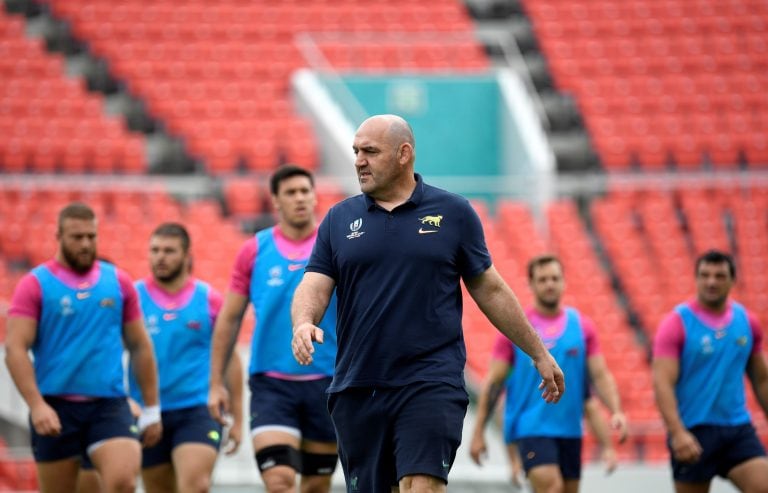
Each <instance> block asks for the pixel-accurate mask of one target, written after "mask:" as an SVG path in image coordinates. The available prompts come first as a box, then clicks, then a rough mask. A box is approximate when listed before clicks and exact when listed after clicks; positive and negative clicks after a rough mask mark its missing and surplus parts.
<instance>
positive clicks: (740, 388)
mask: <svg viewBox="0 0 768 493" xmlns="http://www.w3.org/2000/svg"><path fill="white" fill-rule="evenodd" d="M731 306H732V309H733V319H732V320H731V323H730V324H729V325H728V326H726V327H722V328H720V329H719V330H715V328H713V327H709V326H707V325H705V324H704V322H702V321H701V320H700V319H699V318H698V317H697V316H696V314H695V313H694V312H693V310H691V308H690V307H689V306H688V305H687V304H681V305H678V306H677V307H675V311H676V312H677V313H678V314H679V315H680V318H681V319H682V321H683V327H684V329H685V344H684V345H683V353H682V355H681V356H680V375H679V376H678V379H677V385H676V386H675V395H676V396H677V402H678V408H679V412H680V418H681V419H682V421H683V424H685V426H686V428H690V427H691V426H695V425H700V424H709V425H738V424H744V423H747V422H749V413H748V412H747V407H746V401H745V396H744V370H745V369H746V366H747V360H748V359H749V355H750V354H751V353H752V342H753V341H752V330H751V329H750V326H749V319H748V317H747V312H746V310H745V309H744V307H743V306H742V305H740V304H738V303H732V304H731Z"/></svg>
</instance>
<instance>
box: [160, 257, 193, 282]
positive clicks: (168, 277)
mask: <svg viewBox="0 0 768 493" xmlns="http://www.w3.org/2000/svg"><path fill="white" fill-rule="evenodd" d="M185 268H186V266H185V265H184V263H183V262H182V263H180V264H179V265H178V267H176V268H175V269H173V270H171V271H169V272H168V273H167V274H158V273H157V271H156V269H154V268H153V269H152V274H153V275H154V276H155V279H157V280H158V281H160V282H166V283H168V282H173V281H175V280H176V279H178V278H179V276H181V274H182V273H183V272H184V269H185Z"/></svg>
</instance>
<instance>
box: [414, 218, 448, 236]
mask: <svg viewBox="0 0 768 493" xmlns="http://www.w3.org/2000/svg"><path fill="white" fill-rule="evenodd" d="M418 220H419V222H421V224H423V225H425V226H428V227H427V228H419V234H420V235H426V234H429V233H437V232H438V231H440V221H442V220H443V216H442V214H438V215H435V216H424V217H420V218H418ZM434 228H438V229H434Z"/></svg>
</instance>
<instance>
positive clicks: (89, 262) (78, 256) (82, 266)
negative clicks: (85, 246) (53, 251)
mask: <svg viewBox="0 0 768 493" xmlns="http://www.w3.org/2000/svg"><path fill="white" fill-rule="evenodd" d="M83 253H86V252H84V251H81V252H73V251H71V250H67V249H66V248H62V249H61V255H62V256H63V257H64V260H66V261H67V264H68V265H69V266H70V268H72V270H74V271H75V272H77V273H78V274H85V273H86V272H88V271H89V270H91V267H93V263H94V262H95V261H96V250H95V249H93V250H89V251H88V252H87V253H88V256H87V257H85V258H83V256H82V254H83Z"/></svg>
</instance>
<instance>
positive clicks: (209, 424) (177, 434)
mask: <svg viewBox="0 0 768 493" xmlns="http://www.w3.org/2000/svg"><path fill="white" fill-rule="evenodd" d="M161 418H162V421H163V438H162V439H161V440H160V442H158V443H157V445H155V446H153V447H147V448H145V449H144V450H143V452H142V457H141V467H142V468H146V467H152V466H158V465H160V464H167V463H170V462H171V453H172V452H173V449H175V448H176V447H178V446H179V445H182V444H184V443H203V444H205V445H210V446H211V447H213V448H214V449H215V450H219V445H220V444H221V425H220V424H219V423H217V422H216V420H214V419H213V418H212V417H211V414H210V413H209V412H208V407H207V406H194V407H185V408H182V409H173V410H171V411H163V412H162V413H161Z"/></svg>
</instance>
